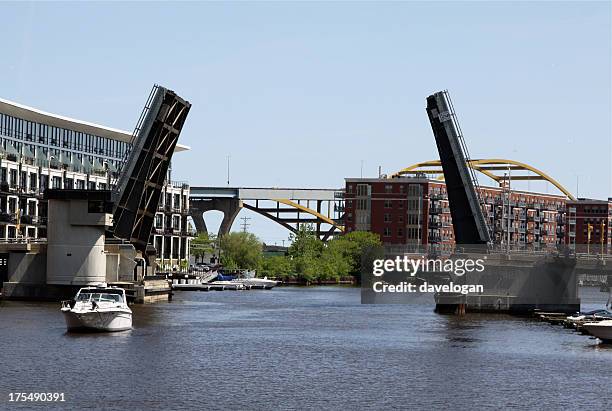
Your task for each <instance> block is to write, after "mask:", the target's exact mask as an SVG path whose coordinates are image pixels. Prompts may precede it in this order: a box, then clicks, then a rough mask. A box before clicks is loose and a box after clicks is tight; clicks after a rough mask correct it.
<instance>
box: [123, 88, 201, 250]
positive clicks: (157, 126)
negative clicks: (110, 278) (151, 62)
mask: <svg viewBox="0 0 612 411" xmlns="http://www.w3.org/2000/svg"><path fill="white" fill-rule="evenodd" d="M190 108H191V104H190V103H189V102H188V101H186V100H184V99H182V98H181V97H179V96H178V95H177V94H176V93H175V92H174V91H172V90H168V89H166V88H164V87H161V86H158V85H155V86H153V89H152V90H151V93H150V95H149V98H148V99H147V102H146V104H145V107H144V109H143V111H142V114H141V115H140V118H139V120H138V123H137V125H136V128H135V129H134V133H133V134H132V140H131V144H130V147H131V149H130V150H129V151H128V153H127V154H126V157H125V158H124V161H123V166H122V168H121V170H120V172H119V173H118V174H119V175H120V177H119V179H118V181H114V182H113V183H114V184H113V186H114V187H113V202H114V204H115V208H114V212H113V219H114V227H113V234H114V235H115V237H118V238H121V239H124V240H127V241H129V242H130V243H132V244H133V245H134V247H135V248H136V249H137V250H139V251H141V252H142V254H143V255H145V254H146V250H147V244H148V243H149V236H150V235H151V229H152V227H153V222H154V218H155V212H156V211H157V206H158V204H159V199H160V196H161V191H162V188H163V185H164V181H165V179H166V175H167V172H168V168H169V166H170V161H171V159H172V154H173V153H174V149H175V148H176V144H177V142H178V138H179V135H180V133H181V130H182V128H183V125H184V123H185V119H186V118H187V114H188V113H189V109H190Z"/></svg>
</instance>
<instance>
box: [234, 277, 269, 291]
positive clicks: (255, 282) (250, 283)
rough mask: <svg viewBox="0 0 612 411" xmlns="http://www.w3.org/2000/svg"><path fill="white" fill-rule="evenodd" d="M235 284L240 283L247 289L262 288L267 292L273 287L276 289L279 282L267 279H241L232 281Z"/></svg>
mask: <svg viewBox="0 0 612 411" xmlns="http://www.w3.org/2000/svg"><path fill="white" fill-rule="evenodd" d="M234 281H236V282H241V283H242V284H244V286H245V287H247V288H263V289H266V290H269V289H271V288H273V287H276V286H277V285H278V284H280V281H275V280H268V277H264V278H254V277H253V278H243V279H239V280H234Z"/></svg>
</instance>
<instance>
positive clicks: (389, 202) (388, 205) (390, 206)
mask: <svg viewBox="0 0 612 411" xmlns="http://www.w3.org/2000/svg"><path fill="white" fill-rule="evenodd" d="M385 208H393V203H392V202H391V200H385Z"/></svg>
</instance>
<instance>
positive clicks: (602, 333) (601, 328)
mask: <svg viewBox="0 0 612 411" xmlns="http://www.w3.org/2000/svg"><path fill="white" fill-rule="evenodd" d="M582 328H584V329H585V330H586V331H587V332H588V333H589V334H591V335H592V336H595V337H597V338H599V339H600V340H602V341H603V342H606V343H612V320H603V321H598V322H593V323H585V324H583V325H582Z"/></svg>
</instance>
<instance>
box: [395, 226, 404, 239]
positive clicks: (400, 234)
mask: <svg viewBox="0 0 612 411" xmlns="http://www.w3.org/2000/svg"><path fill="white" fill-rule="evenodd" d="M397 236H398V237H403V236H404V229H403V228H401V227H400V228H398V229H397Z"/></svg>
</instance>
